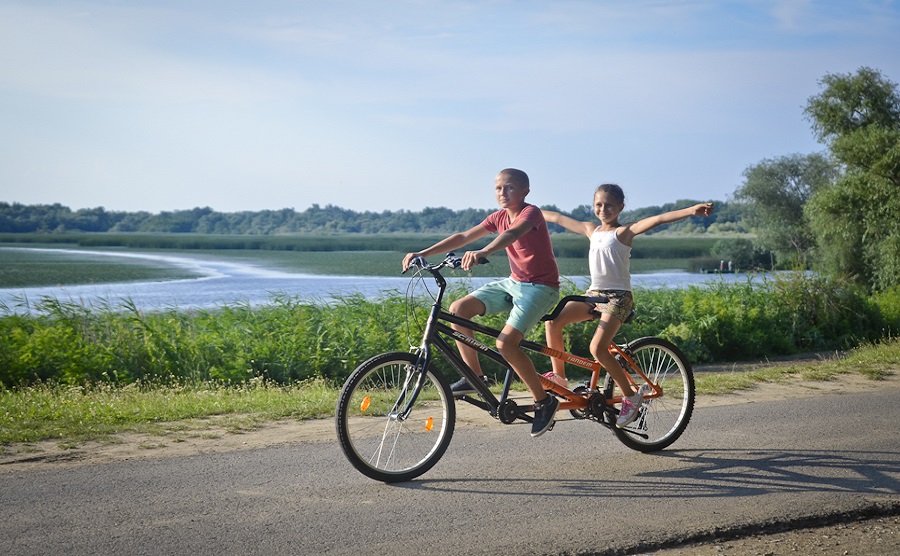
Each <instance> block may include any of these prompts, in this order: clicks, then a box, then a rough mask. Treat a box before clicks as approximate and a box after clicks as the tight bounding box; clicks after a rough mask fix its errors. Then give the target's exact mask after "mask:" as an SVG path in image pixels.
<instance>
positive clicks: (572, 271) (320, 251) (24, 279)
mask: <svg viewBox="0 0 900 556" xmlns="http://www.w3.org/2000/svg"><path fill="white" fill-rule="evenodd" d="M438 239H440V238H439V237H435V236H400V235H397V236H395V235H387V234H385V235H381V236H358V235H349V234H343V235H333V236H238V237H232V236H209V235H197V234H61V235H59V236H57V235H52V236H48V235H46V234H3V235H0V241H2V243H0V287H2V288H11V287H27V286H45V285H64V284H92V283H106V282H123V281H144V280H172V279H179V278H187V277H191V276H192V274H191V272H190V271H187V270H185V269H184V268H181V267H178V266H176V265H174V264H171V263H165V262H161V261H150V260H141V259H129V258H124V257H108V256H103V255H102V254H100V253H129V254H141V253H165V254H170V255H176V256H185V257H191V258H201V259H202V258H209V259H225V260H231V261H238V262H243V263H247V264H255V265H259V266H263V267H266V268H273V269H279V270H285V271H290V272H301V273H310V274H328V275H356V276H394V275H398V274H399V273H400V260H401V259H402V257H403V255H404V254H405V253H407V252H408V251H409V250H413V249H421V248H424V247H427V246H429V245H431V244H432V243H434V242H435V241H437V240H438ZM553 241H554V249H555V250H556V251H557V261H558V263H559V267H560V273H561V274H562V275H564V276H586V275H587V274H588V267H587V248H588V245H587V240H586V238H582V237H579V236H576V235H574V234H561V235H554V236H553ZM715 241H716V238H713V237H654V236H649V237H641V238H638V239H637V240H636V241H635V246H634V253H633V259H632V272H633V273H646V272H655V271H659V270H694V269H696V268H697V267H698V266H701V265H702V264H703V263H704V262H705V263H706V264H707V265H708V264H709V259H708V253H709V250H710V248H711V247H712V245H713V243H714V242H715ZM2 247H12V248H16V247H19V248H21V247H28V248H45V249H53V251H43V252H38V251H30V250H28V251H26V250H21V249H3V248H2ZM76 249H77V250H79V251H85V250H88V251H95V252H97V253H98V254H97V255H85V254H83V253H60V252H59V251H61V250H62V251H65V250H76ZM704 257H705V258H704ZM508 274H509V265H508V263H507V261H506V257H505V255H503V254H496V255H494V256H493V257H491V263H490V264H489V265H485V266H483V267H479V268H476V269H475V270H474V271H473V275H475V276H506V275H508Z"/></svg>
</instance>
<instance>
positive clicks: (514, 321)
mask: <svg viewBox="0 0 900 556" xmlns="http://www.w3.org/2000/svg"><path fill="white" fill-rule="evenodd" d="M529 192H530V183H529V180H528V175H527V174H526V173H525V172H523V171H521V170H516V169H513V168H507V169H505V170H502V171H501V172H500V173H499V174H497V177H496V178H495V180H494V193H495V194H496V197H497V203H498V204H499V205H500V207H501V208H500V210H498V211H496V212H494V213H492V214H490V215H488V217H487V218H485V219H484V221H483V222H481V224H479V225H478V226H475V227H473V228H471V229H469V230H467V231H465V232H460V233H456V234H453V235H451V236H449V237H447V238H445V239H443V240H441V241H439V242H437V243H435V244H434V245H432V246H431V247H429V248H427V249H424V250H422V251H417V252H414V253H407V255H406V256H405V257H404V258H403V270H404V271H406V269H408V268H409V266H410V263H411V261H412V260H413V259H415V258H416V257H428V256H430V255H434V254H437V253H445V252H447V251H453V250H455V249H459V248H462V247H464V246H466V245H469V244H470V243H472V242H474V241H477V240H479V239H481V238H483V237H484V236H486V235H488V234H490V233H496V234H498V235H497V237H496V238H494V240H493V241H491V242H490V243H489V244H488V245H486V246H485V247H483V248H481V249H479V250H476V251H466V252H465V253H464V254H463V257H462V268H463V269H464V270H469V269H471V268H472V267H474V266H476V265H478V264H479V263H480V262H481V260H482V259H486V258H487V257H489V256H490V255H492V254H494V253H496V252H498V251H500V250H501V249H505V250H506V254H507V257H508V258H509V266H510V270H511V273H510V276H509V277H508V278H505V279H503V280H498V281H495V282H491V283H489V284H485V285H484V286H482V287H480V288H478V289H476V290H475V291H473V292H471V293H470V294H468V295H466V296H465V297H463V298H462V299H457V300H456V301H454V302H453V303H452V304H451V305H450V312H451V313H454V314H456V315H458V316H460V317H462V318H466V319H471V318H472V317H475V316H476V315H486V314H492V313H499V312H502V311H509V312H510V313H509V318H508V319H507V321H506V324H505V325H504V327H503V330H502V333H501V334H500V336H499V337H498V338H497V349H498V351H499V352H500V353H501V354H502V355H503V357H504V358H505V359H506V360H507V362H509V364H510V366H511V367H512V369H513V371H515V373H516V374H517V375H518V376H519V378H520V379H521V380H522V382H524V383H525V385H526V386H527V387H528V390H529V391H530V392H531V395H532V397H533V398H534V401H535V410H534V421H533V422H532V427H531V436H533V437H537V436H540V435H541V434H543V433H544V432H546V431H547V430H548V429H549V428H550V426H551V425H552V424H553V419H554V416H555V415H556V410H557V409H558V408H559V400H557V399H556V398H555V397H553V396H550V395H548V394H547V392H546V391H545V390H544V387H543V386H542V385H541V381H540V376H539V375H538V372H537V370H536V369H535V367H534V363H533V362H532V361H531V359H529V358H528V356H527V355H525V353H524V352H523V351H522V348H521V345H520V344H521V342H522V340H523V339H524V337H525V333H526V332H527V331H528V330H529V329H530V328H531V327H532V326H534V325H535V324H537V323H538V322H539V321H540V319H541V317H542V316H543V315H544V314H546V313H547V311H549V310H550V309H551V308H552V307H553V306H554V305H555V304H556V301H557V300H558V298H559V269H558V267H557V265H556V258H555V257H554V256H553V247H552V245H551V243H550V234H549V232H548V230H547V223H546V222H545V221H544V216H543V215H542V213H541V210H540V209H539V208H538V207H536V206H534V205H531V204H528V203H526V202H525V197H526V196H527V195H528V193H529ZM453 328H454V329H455V330H457V331H459V332H461V333H463V334H466V335H468V336H470V337H471V336H473V335H474V333H473V332H472V331H471V330H469V329H467V328H463V327H461V326H458V325H453ZM457 346H458V349H459V353H460V356H461V357H462V359H463V361H464V362H465V363H466V364H467V365H468V366H469V367H470V368H471V369H472V370H473V371H474V372H475V374H476V375H478V376H480V377H482V379H484V373H483V371H482V370H481V363H480V362H479V360H478V354H477V353H476V352H475V351H474V350H473V349H472V348H470V347H468V346H466V345H464V344H463V343H461V342H457ZM452 390H453V393H454V394H456V395H464V394H470V393H474V392H475V390H474V388H472V385H471V384H469V383H468V381H467V380H466V379H465V378H461V379H460V380H458V381H457V382H455V383H454V384H453V385H452Z"/></svg>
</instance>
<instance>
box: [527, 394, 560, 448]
mask: <svg viewBox="0 0 900 556" xmlns="http://www.w3.org/2000/svg"><path fill="white" fill-rule="evenodd" d="M557 409H559V400H558V399H556V397H555V396H547V399H545V400H544V401H542V402H541V403H539V404H537V403H536V404H534V420H533V421H532V422H531V436H532V438H537V437H538V436H540V435H542V434H544V433H545V432H547V431H548V430H550V427H552V426H553V418H554V417H555V416H556V410H557Z"/></svg>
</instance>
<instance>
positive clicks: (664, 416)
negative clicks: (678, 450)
mask: <svg viewBox="0 0 900 556" xmlns="http://www.w3.org/2000/svg"><path fill="white" fill-rule="evenodd" d="M626 348H627V349H628V350H630V351H631V357H632V358H633V359H634V360H635V362H636V363H637V365H638V367H640V369H641V370H642V371H643V372H644V374H645V375H646V376H647V378H648V379H649V380H650V382H652V383H653V384H657V385H659V386H660V387H661V388H662V390H663V393H662V395H661V396H660V397H658V398H650V399H645V400H644V404H643V406H642V407H641V413H640V414H639V416H638V418H637V419H636V420H635V421H634V422H633V423H632V424H630V425H628V426H626V427H624V428H622V429H619V428H615V427H613V430H614V431H615V433H616V436H618V437H619V440H621V441H622V443H623V444H625V445H626V446H628V447H629V448H632V449H634V450H639V451H641V452H655V451H657V450H662V449H663V448H666V447H668V446H669V445H671V444H672V443H673V442H675V441H676V440H678V437H679V436H681V434H682V433H683V432H684V429H686V428H687V425H688V421H690V420H691V413H692V412H693V410H694V372H693V371H692V370H691V366H690V365H689V364H688V362H687V360H686V359H685V358H684V355H682V353H681V350H679V349H678V348H677V347H675V345H674V344H672V343H671V342H669V341H668V340H663V339H662V338H640V339H637V340H635V341H633V342H631V343H629V344H628V345H627V346H626ZM626 370H627V371H628V372H629V374H631V376H632V378H633V379H634V381H635V383H636V384H637V385H638V386H640V385H641V383H642V382H643V379H642V378H641V377H640V375H638V374H637V373H636V372H635V371H634V370H633V369H626Z"/></svg>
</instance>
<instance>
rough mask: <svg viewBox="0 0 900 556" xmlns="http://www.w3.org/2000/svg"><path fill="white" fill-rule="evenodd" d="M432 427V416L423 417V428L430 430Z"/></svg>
mask: <svg viewBox="0 0 900 556" xmlns="http://www.w3.org/2000/svg"><path fill="white" fill-rule="evenodd" d="M433 428H434V417H429V418H428V419H425V430H426V431H428V432H431V429H433Z"/></svg>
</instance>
